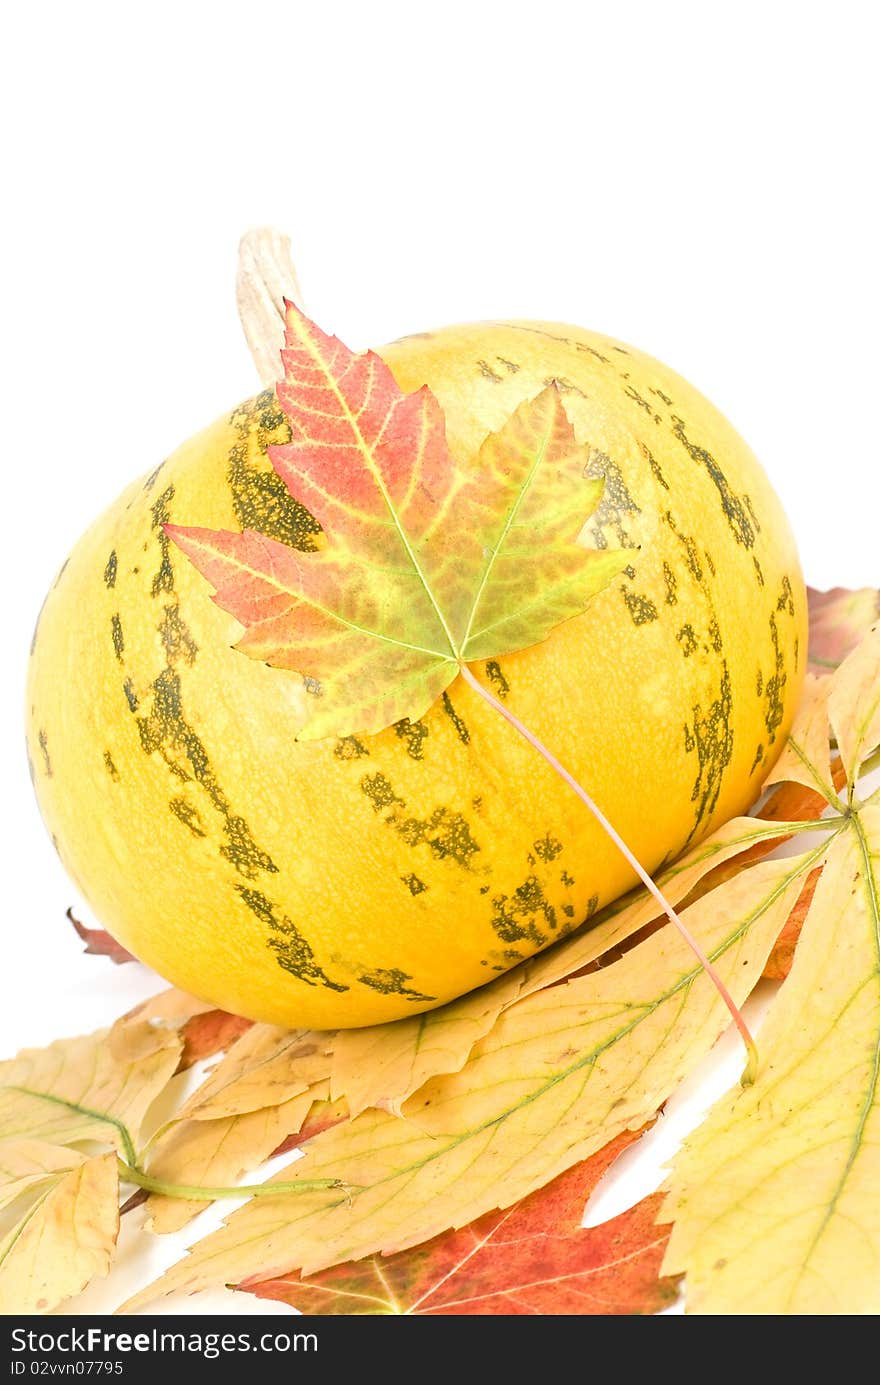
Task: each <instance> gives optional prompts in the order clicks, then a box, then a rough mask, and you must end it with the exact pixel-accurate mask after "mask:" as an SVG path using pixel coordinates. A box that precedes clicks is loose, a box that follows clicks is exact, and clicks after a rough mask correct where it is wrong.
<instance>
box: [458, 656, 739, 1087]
mask: <svg viewBox="0 0 880 1385" xmlns="http://www.w3.org/2000/svg"><path fill="white" fill-rule="evenodd" d="M459 671H460V672H461V676H462V678H464V680H465V682H466V683H469V684H470V686H471V687H472V688H473V689H474V691H475V692H477V693H479V695H480V697H482V698H483V700H484V701H485V702H488V703H489V706H490V707H493V708H494V709H495V711H496V712H498V713H499V714H500V715H501V716H503V717H504V719H505V721H508V722H510V725H511V726H512V727H514V729H515V730H516V731H518V732H519V734H520V735H521V736H523V737H524V738H525V740H527V741H528V743H529V745H531V746H532V747H533V748H534V749H535V750H537V752H538V754H539V755H543V757H544V759H545V760H546V761H547V763H548V765H550V767H551V769H554V770H555V771H556V773H557V774H558V775H559V777H560V778H561V779H563V780H564V781H565V783H566V784H567V785H568V787H569V788H570V789H572V790H573V791H574V792H575V793H576V794H577V796H578V798H579V799H580V800H581V802H582V803H584V804H586V806H587V807H588V808H589V810H590V812H591V813H592V814H593V817H594V818H595V819H596V820H597V822H598V823H599V824H600V826H601V827H602V828H603V829H604V830H605V831H606V832H607V833H608V836H609V837H610V838H611V840H612V841H613V842H614V845H615V846H616V847H617V848H618V850H619V851H620V852H621V853H622V854H623V856H625V857H626V860H627V861H628V862H629V864H630V865H631V866H632V868H633V870H634V871H635V873H636V875H637V876H638V877H639V879H640V880H641V882H642V884H643V885H644V886H645V888H646V889H647V890H648V891H649V893H650V894H652V895H653V897H654V899H655V900H656V901H657V903H658V904H659V906H660V908H661V909H662V910H663V912H664V914H665V915H666V917H667V918H668V919H669V921H670V923H674V924H675V927H676V928H677V929H678V931H679V933H680V934H681V936H682V937H683V938H684V940H685V942H686V943H687V945H688V947H689V948H690V949H691V951H692V952H693V953H694V956H695V957H696V958H697V960H698V962H699V963H700V966H701V967H702V968H703V970H704V971H705V973H706V975H707V976H708V977H709V979H710V981H711V982H712V984H713V986H714V987H715V989H716V990H717V992H718V994H719V995H720V997H721V999H722V1000H723V1001H724V1004H725V1005H726V1006H727V1008H728V1010H729V1011H730V1014H731V1017H732V1019H733V1022H734V1024H735V1025H736V1027H737V1029H738V1030H739V1034H740V1037H741V1038H742V1041H743V1043H744V1044H745V1049H746V1054H747V1057H748V1062H747V1063H746V1068H745V1071H744V1072H743V1075H742V1084H743V1086H744V1087H747V1086H751V1084H752V1083H753V1082H754V1080H755V1077H756V1075H757V1071H758V1049H757V1046H756V1044H755V1041H754V1039H753V1038H752V1035H751V1032H750V1030H749V1028H748V1026H747V1024H746V1022H745V1020H744V1019H743V1016H742V1013H741V1011H740V1009H739V1007H738V1006H737V1004H736V1002H735V1001H734V999H733V997H732V995H731V994H730V992H729V991H728V989H727V987H726V986H725V984H724V982H723V981H722V979H721V977H720V976H719V975H718V972H717V971H716V970H715V967H714V966H713V965H712V963H711V962H710V961H709V958H708V957H707V956H706V954H705V952H704V951H703V949H702V948H701V947H700V944H699V943H698V942H697V940H696V938H695V937H694V935H693V934H692V933H691V931H690V929H689V928H688V927H687V925H686V924H685V923H683V922H682V920H681V918H680V917H679V916H678V914H677V913H676V912H675V910H674V909H673V907H672V905H671V904H670V903H669V901H668V900H667V899H666V897H665V895H664V894H663V892H662V891H661V890H660V889H659V888H658V886H657V885H656V884H655V883H654V881H653V880H652V879H651V877H650V875H649V874H648V872H647V871H646V870H645V868H644V866H643V865H642V864H641V862H640V861H639V860H638V859H637V858H636V857H635V856H634V855H633V853H632V851H631V850H630V848H629V847H628V846H627V844H626V842H625V841H624V840H623V838H622V837H621V836H620V834H619V833H618V832H617V831H616V830H615V828H614V827H613V826H612V825H611V823H610V822H609V821H608V819H607V818H606V816H605V814H604V813H603V812H602V810H601V808H599V806H598V805H597V804H596V803H594V801H593V799H592V798H591V797H590V795H589V794H588V793H587V791H586V789H584V788H582V787H581V785H580V784H579V783H578V781H577V780H576V779H575V778H574V775H572V774H570V773H569V771H568V770H567V769H566V768H565V766H564V765H563V764H561V763H560V761H559V760H557V758H556V756H555V755H554V754H553V752H552V750H548V748H547V746H546V745H544V743H543V741H540V740H539V739H538V737H537V736H536V735H535V734H534V732H532V731H530V730H529V728H528V727H527V726H526V725H525V723H524V722H522V721H520V719H519V717H517V716H515V715H514V713H513V712H512V711H511V710H510V708H509V707H505V706H504V703H503V702H499V700H498V698H497V697H495V696H494V694H493V693H491V692H489V690H488V688H484V687H483V685H482V683H480V682H479V681H478V680H477V679H476V678H475V677H474V675H473V674H472V673H471V671H470V669H469V668H468V666H467V664H464V663H462V664H460V665H459Z"/></svg>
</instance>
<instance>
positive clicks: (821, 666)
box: [807, 587, 880, 675]
mask: <svg viewBox="0 0 880 1385" xmlns="http://www.w3.org/2000/svg"><path fill="white" fill-rule="evenodd" d="M807 598H808V603H809V611H810V656H809V669H810V672H811V673H815V674H818V675H822V674H826V673H830V672H831V671H832V670H833V669H835V668H837V666H838V664H840V663H842V662H843V660H844V659H845V658H846V656H847V654H849V653H850V651H851V650H853V649H855V647H856V645H857V644H858V643H859V640H860V639H862V637H863V636H864V635H866V634H867V633H868V631H869V630H870V628H871V626H872V625H874V624H875V623H876V621H877V619H878V617H880V591H878V590H877V588H876V587H861V588H860V589H859V590H858V591H850V590H849V589H848V588H846V587H832V588H831V590H830V591H825V592H822V591H817V590H816V589H815V587H808V588H807Z"/></svg>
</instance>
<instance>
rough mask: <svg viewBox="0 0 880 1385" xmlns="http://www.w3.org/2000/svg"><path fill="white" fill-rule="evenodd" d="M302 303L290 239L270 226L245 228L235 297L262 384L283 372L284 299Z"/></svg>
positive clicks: (272, 383) (268, 383) (239, 252)
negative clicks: (248, 229)
mask: <svg viewBox="0 0 880 1385" xmlns="http://www.w3.org/2000/svg"><path fill="white" fill-rule="evenodd" d="M285 298H288V299H290V301H291V302H293V303H296V304H298V305H301V304H302V294H301V292H300V287H299V281H298V279H297V277H296V270H295V269H294V267H293V259H292V257H291V254H290V239H289V237H288V236H283V235H282V234H281V232H280V231H276V230H275V229H274V227H271V226H259V227H257V228H255V229H254V230H253V231H247V232H246V233H245V234H244V235H243V236H242V238H241V241H240V243H239V247H238V274H237V275H236V280H235V299H236V302H237V304H238V315H239V317H240V318H241V325H242V328H243V329H244V334H245V337H246V338H247V344H248V346H249V347H250V352H251V355H252V356H253V358H254V365H255V366H256V367H257V373H258V374H259V377H260V379H261V380H262V382H263V384H264V385H274V383H275V381H276V380H280V379H281V378H282V377H283V375H284V371H283V369H282V367H281V348H282V346H283V345H284V323H285V309H284V300H285Z"/></svg>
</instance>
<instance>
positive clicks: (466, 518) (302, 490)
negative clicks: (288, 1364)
mask: <svg viewBox="0 0 880 1385" xmlns="http://www.w3.org/2000/svg"><path fill="white" fill-rule="evenodd" d="M282 356H283V363H284V370H285V378H284V380H282V381H280V382H279V383H278V385H277V386H276V392H277V396H278V401H279V404H280V405H281V408H282V409H283V410H284V412H285V414H286V416H287V419H288V421H289V423H290V427H291V432H292V438H291V441H290V442H289V443H287V444H284V445H279V446H275V447H272V448H270V458H271V461H272V465H273V466H274V468H275V470H276V472H277V474H278V475H279V476H280V477H281V479H282V480H283V482H284V483H285V485H286V486H287V488H288V490H289V491H290V493H291V495H293V496H294V498H295V499H297V500H298V501H300V502H301V503H302V504H303V505H305V507H306V508H307V509H308V510H309V511H310V512H311V514H312V515H313V517H314V518H315V519H316V520H317V521H318V522H319V524H320V525H321V527H322V530H323V534H322V539H321V542H320V544H319V546H318V547H317V549H316V551H313V552H302V551H300V550H298V549H294V548H291V547H289V546H287V545H286V544H283V543H280V542H279V541H278V540H277V539H274V538H271V537H269V536H267V535H266V534H262V533H259V532H257V531H256V530H246V531H245V532H244V533H236V532H233V531H224V530H209V529H198V528H186V527H180V526H175V525H169V526H167V532H168V534H169V535H170V537H171V538H172V539H173V540H174V541H175V542H176V543H177V544H178V545H179V546H180V548H181V549H182V550H183V551H184V553H186V555H187V556H188V557H189V558H190V560H191V561H192V562H193V563H194V564H195V566H196V567H197V568H198V569H199V571H200V572H201V573H203V575H204V576H205V577H206V578H207V579H208V581H209V582H210V583H211V585H212V586H213V588H214V593H215V600H216V601H217V603H218V604H219V605H220V606H221V607H222V608H223V609H224V610H226V611H229V612H230V614H232V615H233V616H234V617H235V618H236V620H238V621H239V622H240V623H241V624H242V625H243V626H244V627H245V633H244V636H243V637H242V639H241V640H240V641H239V644H238V648H239V649H242V650H243V651H244V652H245V653H247V654H249V655H250V656H251V657H252V658H255V659H259V660H261V661H264V662H266V663H269V664H272V665H274V666H275V667H277V668H286V669H292V670H295V671H296V672H298V673H299V674H301V675H302V676H303V677H304V679H305V687H306V690H307V692H309V693H311V694H312V696H311V697H310V698H309V716H308V720H307V722H306V724H305V726H304V727H303V728H302V729H301V730H300V732H299V735H300V736H301V737H303V738H307V739H313V738H317V737H321V736H329V735H336V736H344V735H349V734H353V733H357V734H370V733H373V732H378V731H380V730H382V729H383V728H384V727H387V726H390V725H391V724H392V723H393V722H396V721H399V720H401V719H403V718H405V717H408V718H409V719H410V720H411V721H416V720H417V719H418V718H419V717H421V716H422V715H423V714H424V713H425V712H426V711H427V710H428V708H429V707H430V706H431V705H432V703H433V702H434V701H435V700H436V699H437V698H438V697H439V696H440V694H441V693H442V692H443V691H444V689H445V688H447V687H448V686H449V685H450V683H452V682H453V680H454V679H455V678H456V676H457V675H458V673H459V670H460V668H461V667H462V665H463V664H465V663H468V662H470V661H473V660H481V661H483V660H487V659H491V658H495V657H497V656H499V655H503V654H507V653H510V652H511V651H513V650H518V649H523V648H526V647H527V646H529V645H533V644H537V643H538V642H539V641H541V640H544V639H546V638H547V637H548V635H549V634H550V633H551V632H552V630H553V628H554V627H555V626H556V625H558V624H559V623H560V622H561V621H564V620H568V619H570V618H571V617H572V616H575V615H578V614H580V613H581V612H582V611H583V610H584V609H585V608H586V606H587V605H588V604H589V601H590V600H591V598H592V597H593V596H594V595H595V594H596V592H598V591H599V590H601V588H602V587H604V586H605V585H606V584H607V583H608V582H609V581H610V580H611V579H612V577H614V576H615V575H616V574H617V573H618V572H619V571H620V570H621V569H622V568H623V567H624V566H625V564H626V562H627V561H628V560H629V558H628V555H627V553H626V552H625V551H622V550H619V551H614V550H611V551H609V550H604V551H599V550H596V549H590V548H587V547H585V546H582V545H580V544H578V543H577V539H578V536H579V535H580V533H581V530H582V529H583V526H584V523H585V521H586V520H587V519H588V517H589V516H590V514H591V513H592V512H593V511H594V510H595V508H596V505H597V504H598V503H599V500H600V498H601V493H602V484H603V483H602V482H601V481H599V480H590V479H588V478H587V476H586V464H587V460H588V452H589V449H588V447H587V446H585V445H583V444H579V443H578V441H577V440H576V438H575V435H574V432H573V429H572V427H571V424H570V423H569V421H568V418H567V416H566V413H565V408H564V406H563V403H562V399H561V396H560V393H559V390H558V389H557V388H556V387H555V386H552V385H551V386H548V387H547V388H545V389H544V390H543V391H542V392H541V393H540V394H539V395H538V396H537V397H536V398H534V399H532V400H529V401H527V402H525V403H523V404H522V405H521V406H520V407H519V408H518V409H517V411H516V412H515V413H514V414H513V416H512V417H511V418H510V419H509V420H508V422H507V423H506V424H505V425H504V426H503V427H502V428H501V430H500V431H499V432H498V433H495V434H492V435H490V436H489V437H488V438H487V439H486V440H485V442H484V443H483V446H482V448H481V449H480V452H479V455H478V456H477V457H476V458H472V459H470V460H468V461H462V460H459V459H457V458H455V457H453V455H452V454H451V453H450V451H449V448H448V446H447V443H446V430H445V422H444V419H443V415H442V412H441V410H440V406H439V404H438V403H437V400H436V399H435V398H434V396H433V395H432V394H431V392H430V390H429V389H427V387H425V388H423V389H421V390H418V391H417V392H416V393H414V394H404V393H403V392H402V391H401V390H400V389H399V388H398V386H397V384H396V382H395V380H394V377H393V375H392V374H391V371H390V370H389V368H388V366H387V365H385V363H384V361H382V360H381V359H380V357H379V356H377V355H376V354H375V353H374V352H370V351H368V352H365V353H363V354H361V355H357V354H355V353H354V352H352V351H350V350H349V349H348V348H347V347H345V346H344V345H343V344H342V343H341V342H340V341H339V340H338V339H337V338H336V337H329V336H327V335H326V334H325V333H324V332H322V331H321V330H320V328H318V327H317V326H316V325H315V324H314V323H313V322H310V321H309V319H308V318H307V317H305V316H304V314H303V313H302V312H300V310H299V309H298V308H296V307H295V306H294V305H292V304H290V305H288V311H287V336H286V347H285V350H284V351H283V353H282ZM629 556H631V555H629Z"/></svg>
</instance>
